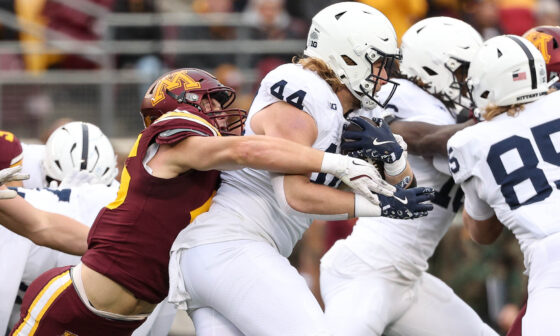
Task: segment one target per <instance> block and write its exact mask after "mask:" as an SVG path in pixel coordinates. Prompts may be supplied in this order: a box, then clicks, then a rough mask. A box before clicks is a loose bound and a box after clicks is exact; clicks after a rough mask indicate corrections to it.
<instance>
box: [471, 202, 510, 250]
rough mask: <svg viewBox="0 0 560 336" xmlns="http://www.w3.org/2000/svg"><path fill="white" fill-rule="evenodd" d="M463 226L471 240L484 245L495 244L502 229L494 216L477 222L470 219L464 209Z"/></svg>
mask: <svg viewBox="0 0 560 336" xmlns="http://www.w3.org/2000/svg"><path fill="white" fill-rule="evenodd" d="M463 225H464V226H465V228H466V229H467V231H468V232H469V235H470V236H471V239H472V240H474V241H475V242H477V243H479V244H484V245H486V244H492V243H493V242H495V241H496V239H498V237H499V236H500V234H501V233H502V229H503V228H504V226H503V225H502V223H500V221H499V220H498V218H497V217H496V215H493V216H492V217H490V218H488V219H483V220H477V219H474V218H472V217H471V216H470V215H469V213H468V212H467V211H466V210H465V209H463Z"/></svg>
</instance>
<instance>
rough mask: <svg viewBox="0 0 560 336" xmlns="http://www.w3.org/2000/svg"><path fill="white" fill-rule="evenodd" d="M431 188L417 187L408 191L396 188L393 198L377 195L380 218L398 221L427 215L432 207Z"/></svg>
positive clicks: (432, 194)
mask: <svg viewBox="0 0 560 336" xmlns="http://www.w3.org/2000/svg"><path fill="white" fill-rule="evenodd" d="M434 196H435V191H434V189H433V188H426V187H417V188H410V189H402V188H397V191H396V192H395V195H394V196H393V197H387V196H383V195H378V197H379V203H380V204H379V206H380V207H381V216H383V217H389V218H398V219H413V218H418V217H423V216H427V215H428V211H430V210H432V209H433V208H434V206H433V205H432V204H431V203H429V202H428V201H432V200H433V199H434Z"/></svg>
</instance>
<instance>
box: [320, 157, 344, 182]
mask: <svg viewBox="0 0 560 336" xmlns="http://www.w3.org/2000/svg"><path fill="white" fill-rule="evenodd" d="M344 159H345V157H344V156H342V155H339V154H333V153H327V152H325V154H324V155H323V162H321V173H327V174H331V175H335V176H337V177H338V175H340V174H341V173H343V172H344V170H345V168H342V167H346V165H345V164H344V161H343V160H344Z"/></svg>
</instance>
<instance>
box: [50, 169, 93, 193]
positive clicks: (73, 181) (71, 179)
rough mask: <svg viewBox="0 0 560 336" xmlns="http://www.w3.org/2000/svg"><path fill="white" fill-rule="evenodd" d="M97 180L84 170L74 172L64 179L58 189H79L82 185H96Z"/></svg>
mask: <svg viewBox="0 0 560 336" xmlns="http://www.w3.org/2000/svg"><path fill="white" fill-rule="evenodd" d="M98 183H100V181H99V178H98V177H97V176H96V175H95V174H93V173H90V172H88V171H86V170H79V171H74V172H72V173H71V174H70V175H68V176H66V177H64V178H63V179H62V181H61V182H60V185H58V188H59V189H68V188H74V187H79V186H82V185H84V184H98Z"/></svg>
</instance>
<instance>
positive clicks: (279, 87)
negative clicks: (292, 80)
mask: <svg viewBox="0 0 560 336" xmlns="http://www.w3.org/2000/svg"><path fill="white" fill-rule="evenodd" d="M287 84H288V82H286V81H285V80H283V79H282V80H281V81H278V82H276V84H274V85H272V86H271V87H270V94H271V95H273V96H274V97H276V98H278V99H280V100H284V101H286V103H288V104H290V105H292V106H294V107H296V108H298V109H300V110H303V99H304V98H305V95H306V94H307V92H305V91H303V90H297V91H296V92H294V93H292V94H291V95H289V96H288V97H286V98H285V99H284V88H285V87H286V85H287Z"/></svg>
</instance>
